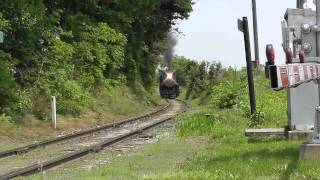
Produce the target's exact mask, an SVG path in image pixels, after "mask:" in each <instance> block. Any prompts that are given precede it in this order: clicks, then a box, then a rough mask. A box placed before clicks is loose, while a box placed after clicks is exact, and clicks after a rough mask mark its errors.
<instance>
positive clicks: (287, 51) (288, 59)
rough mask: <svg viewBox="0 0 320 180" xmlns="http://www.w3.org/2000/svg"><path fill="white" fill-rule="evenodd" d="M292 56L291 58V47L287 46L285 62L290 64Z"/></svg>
mask: <svg viewBox="0 0 320 180" xmlns="http://www.w3.org/2000/svg"><path fill="white" fill-rule="evenodd" d="M292 58H293V53H292V50H291V48H287V49H286V60H287V62H286V63H287V64H291V63H292Z"/></svg>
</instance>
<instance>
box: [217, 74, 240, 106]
mask: <svg viewBox="0 0 320 180" xmlns="http://www.w3.org/2000/svg"><path fill="white" fill-rule="evenodd" d="M245 89H246V84H245V83H243V80H241V79H234V80H231V81H223V82H221V83H219V84H218V85H215V86H213V88H212V104H213V105H214V106H215V107H218V108H220V109H224V108H232V107H233V106H235V105H236V104H238V102H239V98H240V96H241V95H243V94H244V90H245Z"/></svg>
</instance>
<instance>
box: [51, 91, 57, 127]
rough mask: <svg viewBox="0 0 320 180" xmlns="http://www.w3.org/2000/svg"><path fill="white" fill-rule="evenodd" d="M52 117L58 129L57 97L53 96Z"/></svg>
mask: <svg viewBox="0 0 320 180" xmlns="http://www.w3.org/2000/svg"><path fill="white" fill-rule="evenodd" d="M51 119H52V127H53V128H54V129H57V108H56V97H55V96H52V97H51Z"/></svg>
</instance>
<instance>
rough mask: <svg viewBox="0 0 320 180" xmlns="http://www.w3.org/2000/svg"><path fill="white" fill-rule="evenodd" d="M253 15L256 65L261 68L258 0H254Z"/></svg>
mask: <svg viewBox="0 0 320 180" xmlns="http://www.w3.org/2000/svg"><path fill="white" fill-rule="evenodd" d="M252 17H253V35H254V54H255V65H256V68H257V69H259V64H260V60H259V59H260V57H259V37H258V22H257V21H258V19H257V4H256V0H252Z"/></svg>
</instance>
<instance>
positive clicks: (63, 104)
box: [56, 81, 90, 115]
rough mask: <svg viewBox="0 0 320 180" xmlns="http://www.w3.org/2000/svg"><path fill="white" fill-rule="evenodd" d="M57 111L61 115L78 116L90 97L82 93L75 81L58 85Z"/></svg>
mask: <svg viewBox="0 0 320 180" xmlns="http://www.w3.org/2000/svg"><path fill="white" fill-rule="evenodd" d="M57 89H59V92H57V94H56V97H57V111H58V113H61V114H72V115H80V113H82V112H83V111H84V110H85V108H86V107H87V106H88V104H89V102H90V95H89V93H88V92H84V91H83V90H82V89H81V87H80V86H79V85H78V84H77V83H76V82H75V81H65V82H61V83H60V84H58V86H57Z"/></svg>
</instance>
